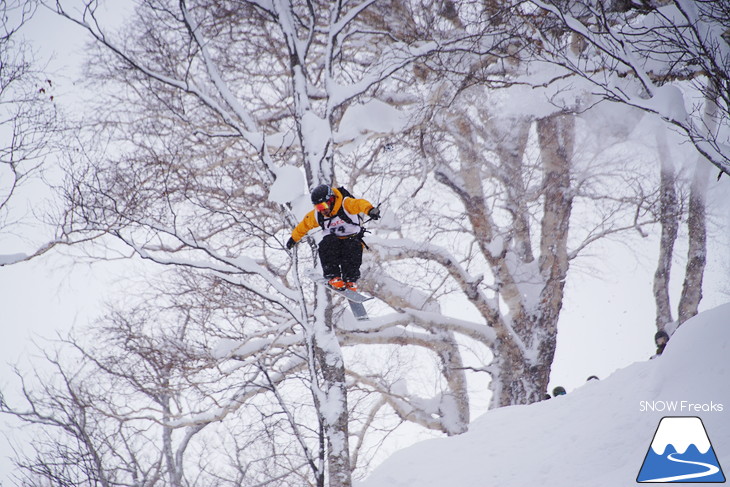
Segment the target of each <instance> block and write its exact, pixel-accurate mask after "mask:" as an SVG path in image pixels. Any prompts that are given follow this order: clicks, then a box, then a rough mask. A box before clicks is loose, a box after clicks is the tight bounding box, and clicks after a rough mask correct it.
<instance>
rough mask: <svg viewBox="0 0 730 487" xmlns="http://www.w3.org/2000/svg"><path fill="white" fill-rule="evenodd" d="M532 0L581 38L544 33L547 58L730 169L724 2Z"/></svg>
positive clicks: (729, 68)
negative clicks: (568, 40) (555, 38)
mask: <svg viewBox="0 0 730 487" xmlns="http://www.w3.org/2000/svg"><path fill="white" fill-rule="evenodd" d="M532 3H534V4H535V5H537V6H538V7H539V8H540V9H541V10H542V11H543V12H544V13H545V15H549V16H554V18H555V19H557V20H558V21H559V22H560V24H561V25H562V26H563V28H566V29H569V30H570V31H572V32H573V34H574V36H575V38H574V42H575V43H576V44H580V45H581V48H580V49H579V50H577V51H576V50H567V49H564V48H563V46H559V45H555V44H553V43H552V42H551V40H550V39H549V38H547V37H546V38H545V39H544V48H545V49H544V50H543V51H542V53H543V55H544V56H545V58H546V59H548V60H550V61H552V62H555V63H557V64H559V65H560V66H562V67H564V68H565V69H567V70H568V71H570V72H572V73H575V74H577V75H579V76H582V77H584V78H585V79H586V80H588V81H589V82H590V83H592V84H593V86H594V87H595V89H596V90H597V91H598V92H599V93H600V94H601V95H602V96H603V97H605V98H606V99H608V100H611V101H615V102H619V103H625V104H628V105H631V106H634V107H637V108H640V109H642V110H645V111H647V112H650V113H653V114H655V115H657V116H659V117H661V118H662V119H663V120H665V121H666V122H667V123H668V124H670V125H671V126H672V127H674V128H675V129H678V130H680V131H682V132H683V133H684V134H685V136H686V137H687V138H688V140H689V141H691V142H692V143H693V144H694V146H695V147H696V148H697V151H698V152H699V153H700V154H702V155H703V156H704V157H705V158H706V159H707V161H709V163H711V164H713V165H715V166H716V167H717V168H718V169H719V170H720V171H721V173H725V174H730V154H729V153H728V144H727V142H728V140H729V139H728V138H729V137H730V130H729V127H728V123H729V122H728V120H730V98H729V97H728V96H729V95H728V92H729V91H730V90H728V79H730V44H729V41H728V39H729V37H730V36H729V34H728V25H730V9H728V5H727V2H724V1H722V0H701V1H696V0H647V1H636V2H625V1H605V0H597V1H594V0H588V1H578V2H557V1H556V2H553V1H542V0H536V1H534V2H532ZM693 92H694V93H693ZM697 93H699V94H700V96H699V97H697V96H695V95H696V94H697ZM705 100H709V103H712V104H713V105H714V106H716V109H714V110H713V113H712V115H710V114H709V113H707V112H706V111H705V110H704V108H703V107H704V106H705ZM708 117H709V118H711V119H712V120H711V122H710V123H709V124H708Z"/></svg>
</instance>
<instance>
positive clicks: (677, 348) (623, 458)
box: [356, 304, 730, 487]
mask: <svg viewBox="0 0 730 487" xmlns="http://www.w3.org/2000/svg"><path fill="white" fill-rule="evenodd" d="M728 321H730V304H726V305H723V306H720V307H718V308H715V309H713V310H710V311H706V312H704V313H701V314H699V315H698V316H696V317H695V318H693V319H691V320H689V321H688V322H686V323H685V324H684V325H683V326H682V327H680V329H679V330H677V332H676V333H675V334H674V336H673V337H672V339H671V340H670V342H669V344H668V345H667V348H666V350H665V352H664V354H663V355H662V356H661V357H658V358H656V359H654V360H647V361H645V362H640V363H635V364H633V365H631V366H629V367H627V368H625V369H621V370H619V371H617V372H616V373H614V374H613V375H611V376H610V377H608V378H606V379H605V380H601V381H590V382H587V383H586V384H585V385H583V386H582V387H580V388H579V389H577V390H575V391H572V392H570V393H569V394H568V395H566V396H560V397H557V398H555V399H551V400H548V401H543V402H540V403H537V404H532V405H530V406H513V407H508V408H502V409H498V410H494V411H490V412H488V413H486V414H484V415H483V416H481V417H480V418H478V419H476V420H475V421H474V422H473V424H472V426H471V429H470V431H469V432H467V433H465V434H463V435H460V436H455V437H451V438H440V439H435V440H428V441H424V442H421V443H417V444H415V445H413V446H411V447H409V448H406V449H404V450H401V451H399V452H397V453H395V454H394V455H393V456H391V457H390V458H388V459H387V460H386V461H385V462H384V463H383V464H382V465H381V466H380V467H378V468H377V469H376V470H375V471H374V472H373V473H372V474H371V475H370V476H368V477H367V478H366V479H365V480H364V481H363V482H360V483H357V484H356V487H381V486H386V485H387V486H388V487H445V486H449V485H456V486H459V487H490V486H498V487H504V486H509V487H521V486H530V487H533V486H534V487H537V486H539V487H549V486H556V487H558V486H559V487H564V486H576V485H590V486H591V487H615V486H617V485H635V482H636V477H637V474H638V472H639V470H640V469H641V466H642V463H643V460H644V457H645V456H646V455H647V452H648V449H649V447H650V445H651V443H652V439H653V438H654V434H655V432H656V430H657V426H658V424H659V422H660V420H661V418H663V417H665V416H696V417H699V418H701V419H702V422H703V424H704V426H705V428H706V430H707V434H708V436H709V439H710V441H711V442H712V446H713V448H714V450H715V452H716V453H717V458H718V460H719V463H720V466H724V468H730V420H729V419H730V418H728V415H730V388H729V387H728V386H727V384H728V367H730V365H729V363H728V360H727V357H728V356H729V355H730V326H728V325H729V324H730V323H728ZM647 358H648V357H647ZM727 473H728V472H727V471H726V472H725V474H726V475H727ZM680 485H682V484H680Z"/></svg>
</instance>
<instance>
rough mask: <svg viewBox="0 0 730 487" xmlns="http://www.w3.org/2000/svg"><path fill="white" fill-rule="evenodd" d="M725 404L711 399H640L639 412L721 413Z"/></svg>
mask: <svg viewBox="0 0 730 487" xmlns="http://www.w3.org/2000/svg"><path fill="white" fill-rule="evenodd" d="M722 410H723V405H722V404H721V403H716V402H712V401H710V402H709V403H694V402H690V401H639V412H642V413H645V412H652V413H653V412H660V413H663V412H670V413H701V412H704V413H719V412H722Z"/></svg>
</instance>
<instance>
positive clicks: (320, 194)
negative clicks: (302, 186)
mask: <svg viewBox="0 0 730 487" xmlns="http://www.w3.org/2000/svg"><path fill="white" fill-rule="evenodd" d="M334 195H335V194H334V193H333V192H332V188H330V187H329V186H328V185H326V184H320V185H319V186H317V187H316V188H314V189H313V190H312V204H314V205H316V204H317V203H324V202H325V201H328V200H329V199H330V198H332V197H333V196H334Z"/></svg>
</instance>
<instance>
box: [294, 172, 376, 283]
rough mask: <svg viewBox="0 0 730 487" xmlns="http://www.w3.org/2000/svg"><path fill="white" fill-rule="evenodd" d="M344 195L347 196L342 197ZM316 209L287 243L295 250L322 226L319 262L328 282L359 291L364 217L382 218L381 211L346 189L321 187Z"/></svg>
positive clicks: (314, 200) (316, 194) (315, 192)
mask: <svg viewBox="0 0 730 487" xmlns="http://www.w3.org/2000/svg"><path fill="white" fill-rule="evenodd" d="M343 193H344V194H343ZM311 196H312V204H313V205H314V209H313V210H312V211H310V212H309V213H307V214H306V215H305V216H304V218H303V219H302V221H301V222H299V224H298V225H297V226H296V227H295V228H294V230H293V231H292V233H291V237H290V238H289V240H288V241H287V243H286V248H287V249H292V248H293V247H294V245H296V244H297V242H299V241H300V240H301V239H302V238H303V237H304V236H305V235H306V234H307V232H309V231H310V230H312V229H313V228H317V227H321V228H322V231H323V232H324V233H325V236H324V237H323V238H322V241H321V242H320V243H319V260H320V262H321V263H322V273H323V275H324V277H325V279H326V280H327V283H328V284H329V285H330V287H332V288H333V289H336V290H339V291H341V290H343V289H349V290H351V291H357V280H358V279H359V278H360V265H361V264H362V252H363V247H364V243H363V241H362V236H363V233H364V229H363V227H362V218H361V216H360V214H365V215H367V216H369V217H370V218H371V219H373V220H377V219H378V218H380V209H379V208H377V207H375V206H373V204H372V203H370V202H369V201H367V200H364V199H359V198H354V197H352V196H351V195H350V194H349V193H348V192H347V191H346V190H344V189H343V188H332V187H330V186H328V185H326V184H321V185H319V186H317V187H316V188H314V190H312V194H311Z"/></svg>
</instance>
